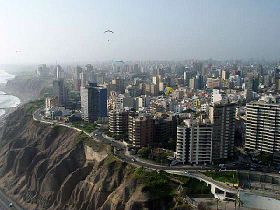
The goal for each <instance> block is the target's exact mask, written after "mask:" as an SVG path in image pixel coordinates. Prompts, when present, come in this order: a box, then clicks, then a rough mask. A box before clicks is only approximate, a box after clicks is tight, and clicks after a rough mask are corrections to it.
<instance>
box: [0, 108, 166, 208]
mask: <svg viewBox="0 0 280 210" xmlns="http://www.w3.org/2000/svg"><path fill="white" fill-rule="evenodd" d="M30 109H31V108H30V106H29V105H28V104H26V105H24V106H22V107H20V108H19V109H18V110H17V111H15V112H14V113H12V114H11V115H10V116H9V117H8V118H7V121H6V125H5V126H4V128H3V129H4V130H3V137H2V139H1V141H0V143H1V148H0V169H1V174H0V187H1V188H2V189H3V190H4V191H5V192H6V193H7V194H8V195H10V196H11V197H13V198H14V199H15V200H17V201H18V202H19V203H20V204H21V205H22V206H24V207H25V208H26V209H29V210H33V209H34V210H35V209H37V210H39V209H52V210H64V209H65V210H71V209H73V210H79V209H81V210H94V209H102V210H107V209H108V210H113V209H116V210H119V209H120V210H121V209H127V210H133V209H166V206H168V204H170V200H168V199H166V198H165V197H155V196H154V195H153V194H152V193H151V192H150V191H149V189H147V188H146V187H145V185H144V184H143V182H142V181H141V180H140V179H137V178H136V177H135V176H134V171H135V167H133V166H131V165H129V164H127V163H124V162H122V161H120V160H118V159H117V158H116V157H114V156H113V155H112V154H111V153H110V151H111V149H110V148H109V147H108V146H106V145H103V144H100V143H97V142H92V141H93V140H92V139H89V138H88V137H87V136H85V135H84V134H83V133H79V132H77V131H74V130H72V129H68V128H64V127H61V126H53V127H52V126H50V125H45V124H42V123H39V122H34V121H33V120H32V116H31V115H30Z"/></svg>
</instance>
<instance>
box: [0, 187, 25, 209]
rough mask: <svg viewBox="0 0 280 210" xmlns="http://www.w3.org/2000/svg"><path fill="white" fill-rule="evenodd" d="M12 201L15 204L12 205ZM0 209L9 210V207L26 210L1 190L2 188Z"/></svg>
mask: <svg viewBox="0 0 280 210" xmlns="http://www.w3.org/2000/svg"><path fill="white" fill-rule="evenodd" d="M10 203H12V204H13V206H12V207H10ZM0 209H1V210H9V209H16V210H24V209H23V208H21V207H20V206H18V205H17V204H16V203H15V202H14V201H12V200H11V199H10V198H8V197H7V196H6V195H5V194H4V193H3V192H2V191H1V190H0Z"/></svg>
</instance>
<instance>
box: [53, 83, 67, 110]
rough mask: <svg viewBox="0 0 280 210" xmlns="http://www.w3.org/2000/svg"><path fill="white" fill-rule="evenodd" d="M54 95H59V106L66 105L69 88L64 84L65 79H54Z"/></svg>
mask: <svg viewBox="0 0 280 210" xmlns="http://www.w3.org/2000/svg"><path fill="white" fill-rule="evenodd" d="M53 95H54V96H55V97H57V103H58V106H66V103H67V89H66V87H65V85H64V80H63V79H57V80H54V81H53Z"/></svg>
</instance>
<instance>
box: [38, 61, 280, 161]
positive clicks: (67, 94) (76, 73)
mask: <svg viewBox="0 0 280 210" xmlns="http://www.w3.org/2000/svg"><path fill="white" fill-rule="evenodd" d="M48 71H49V72H51V73H46V72H48ZM37 75H38V76H42V75H43V76H46V75H52V77H54V80H53V93H52V96H51V97H50V98H48V99H46V108H47V110H48V111H47V112H48V115H49V116H52V115H54V114H55V113H56V112H58V111H60V112H62V113H63V114H67V113H68V112H67V110H72V113H73V110H74V111H75V112H80V116H81V119H82V120H84V121H86V122H89V123H95V122H96V121H102V122H104V123H108V127H109V132H110V133H111V134H112V135H113V136H114V137H116V138H117V139H125V140H127V141H128V142H129V143H130V144H131V145H132V146H133V147H135V148H141V147H163V148H165V147H166V148H167V147H168V148H170V144H171V143H170V142H173V143H174V142H175V146H174V147H173V150H174V157H175V158H176V159H177V160H178V161H180V162H182V163H184V164H185V163H192V164H209V163H212V162H221V161H223V160H226V159H230V158H233V157H234V154H235V153H234V152H235V149H234V148H235V147H236V146H238V147H243V148H245V149H247V150H254V151H255V150H257V151H260V152H266V153H269V154H272V156H273V160H275V161H277V158H278V156H279V154H278V153H279V151H280V148H279V147H280V136H279V135H278V132H279V129H280V128H279V122H278V118H279V116H278V115H279V111H278V110H279V97H278V96H279V93H280V70H279V68H277V67H275V65H273V64H263V65H258V64H249V63H241V62H239V63H238V62H226V63H221V62H216V61H212V60H209V61H203V62H202V61H186V62H139V63H137V64H135V63H129V62H128V63H124V62H114V63H111V64H108V63H107V64H106V63H103V64H100V63H99V64H96V65H94V66H93V65H91V64H87V65H85V66H84V67H80V66H77V67H74V68H73V67H66V68H64V69H62V67H61V66H59V65H57V66H54V67H52V68H51V67H47V66H46V65H41V66H39V68H38V70H37ZM47 100H48V101H47ZM55 107H56V108H55ZM57 107H64V108H65V110H64V109H63V108H57ZM279 160H280V158H279Z"/></svg>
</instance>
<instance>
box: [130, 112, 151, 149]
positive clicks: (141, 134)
mask: <svg viewBox="0 0 280 210" xmlns="http://www.w3.org/2000/svg"><path fill="white" fill-rule="evenodd" d="M128 135H129V140H130V141H131V142H132V145H133V146H134V147H138V148H140V147H145V146H148V145H150V144H151V143H152V140H153V119H152V117H151V116H150V115H139V116H129V123H128Z"/></svg>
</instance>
